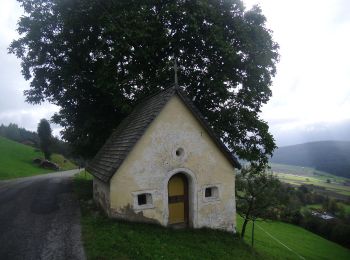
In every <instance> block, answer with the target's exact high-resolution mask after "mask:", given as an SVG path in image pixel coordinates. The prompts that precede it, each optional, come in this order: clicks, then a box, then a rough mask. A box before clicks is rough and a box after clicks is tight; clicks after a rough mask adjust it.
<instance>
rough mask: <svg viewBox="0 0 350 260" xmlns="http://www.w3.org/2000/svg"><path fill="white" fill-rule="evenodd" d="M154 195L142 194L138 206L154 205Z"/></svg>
mask: <svg viewBox="0 0 350 260" xmlns="http://www.w3.org/2000/svg"><path fill="white" fill-rule="evenodd" d="M152 203H153V201H152V194H151V193H140V194H138V195H137V205H138V206H143V205H152Z"/></svg>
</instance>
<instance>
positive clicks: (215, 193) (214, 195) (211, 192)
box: [204, 186, 219, 200]
mask: <svg viewBox="0 0 350 260" xmlns="http://www.w3.org/2000/svg"><path fill="white" fill-rule="evenodd" d="M204 199H209V200H217V199H219V188H218V187H217V186H209V187H206V188H205V190H204Z"/></svg>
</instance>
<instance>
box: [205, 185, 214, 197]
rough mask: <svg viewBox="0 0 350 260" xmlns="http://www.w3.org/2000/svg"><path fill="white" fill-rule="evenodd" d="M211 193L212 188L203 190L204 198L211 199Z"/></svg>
mask: <svg viewBox="0 0 350 260" xmlns="http://www.w3.org/2000/svg"><path fill="white" fill-rule="evenodd" d="M211 193H212V188H211V187H210V188H206V189H205V197H206V198H208V197H211V196H212V195H211Z"/></svg>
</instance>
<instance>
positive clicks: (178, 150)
mask: <svg viewBox="0 0 350 260" xmlns="http://www.w3.org/2000/svg"><path fill="white" fill-rule="evenodd" d="M183 154H184V149H182V148H178V149H177V150H176V156H178V157H180V156H182V155H183Z"/></svg>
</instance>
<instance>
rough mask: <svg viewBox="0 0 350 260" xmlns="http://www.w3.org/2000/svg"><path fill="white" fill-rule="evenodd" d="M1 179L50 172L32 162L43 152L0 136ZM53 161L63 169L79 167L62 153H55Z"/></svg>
mask: <svg viewBox="0 0 350 260" xmlns="http://www.w3.org/2000/svg"><path fill="white" fill-rule="evenodd" d="M0 154H1V156H0V166H1V167H0V180H3V179H12V178H19V177H28V176H33V175H38V174H45V173H48V172H50V170H48V169H43V168H40V167H39V166H37V165H35V164H33V163H32V160H33V159H34V158H40V157H42V153H41V152H40V151H38V150H35V149H34V148H33V147H30V146H27V145H23V144H20V143H17V142H14V141H11V140H9V139H6V138H3V137H1V136H0ZM52 162H54V163H56V164H58V165H59V166H60V169H62V170H70V169H75V168H77V167H76V166H75V165H74V164H73V163H71V162H70V161H68V160H66V159H65V158H64V157H63V156H62V155H59V154H53V155H52Z"/></svg>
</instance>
